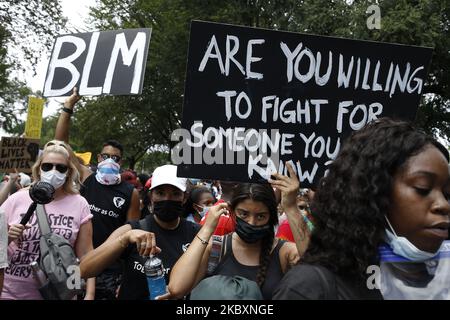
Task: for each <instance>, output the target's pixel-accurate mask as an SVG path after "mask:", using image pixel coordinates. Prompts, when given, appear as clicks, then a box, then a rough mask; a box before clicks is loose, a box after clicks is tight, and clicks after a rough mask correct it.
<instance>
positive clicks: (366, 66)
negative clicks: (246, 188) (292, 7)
mask: <svg viewBox="0 0 450 320" xmlns="http://www.w3.org/2000/svg"><path fill="white" fill-rule="evenodd" d="M431 54H432V49H430V48H422V47H413V46H405V45H398V44H390V43H379V42H370V41H357V40H350V39H342V38H333V37H324V36H316V35H308V34H299V33H290V32H280V31H273V30H265V29H256V28H249V27H239V26H232V25H225V24H217V23H208V22H199V21H193V22H192V24H191V34H190V42H189V52H188V61H187V71H186V84H185V96H184V105H183V116H182V129H179V130H176V131H175V132H174V133H173V134H172V137H171V139H172V141H176V142H178V144H176V146H175V148H173V149H172V161H173V162H174V163H176V164H177V165H178V175H179V176H183V177H193V178H208V179H221V180H234V181H244V182H245V181H247V182H248V181H252V182H263V181H266V180H267V178H268V177H269V176H270V174H271V173H272V172H274V171H278V172H280V173H283V174H286V163H287V162H291V163H292V165H293V167H294V168H295V169H296V172H297V174H298V175H299V178H300V181H301V183H302V186H304V187H308V186H311V185H313V184H315V182H317V180H318V179H319V178H320V177H322V176H323V175H324V174H325V173H326V169H327V166H328V165H329V164H330V163H331V162H332V161H333V159H335V158H336V155H337V154H338V152H339V150H340V147H341V145H342V142H343V140H344V139H345V138H346V137H347V136H348V135H349V134H350V133H351V132H353V131H356V130H359V129H361V128H362V127H363V126H364V125H365V124H366V123H368V122H370V121H372V120H375V119H377V118H380V117H386V116H387V117H392V118H397V119H405V120H413V119H414V118H415V115H416V111H417V108H418V105H419V100H420V97H421V93H422V91H423V86H424V82H425V79H426V75H427V68H428V64H429V62H430V59H431Z"/></svg>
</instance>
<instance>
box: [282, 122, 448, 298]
mask: <svg viewBox="0 0 450 320" xmlns="http://www.w3.org/2000/svg"><path fill="white" fill-rule="evenodd" d="M448 161H449V154H448V151H447V150H446V149H445V147H443V146H442V145H441V144H439V143H438V142H437V141H436V140H434V139H432V138H430V137H428V136H426V135H425V134H424V133H422V132H420V131H418V130H417V129H415V128H414V127H413V126H411V125H410V124H408V123H406V122H400V121H393V120H390V119H379V120H377V121H375V122H372V123H371V124H369V125H367V126H366V127H365V128H363V129H361V130H360V131H358V132H355V133H353V134H352V136H351V137H349V138H348V140H347V141H346V142H345V144H344V145H343V147H342V149H341V151H340V153H339V155H338V156H337V158H336V159H335V160H334V161H333V163H332V164H331V165H330V166H329V167H328V168H329V172H328V175H327V176H326V177H324V178H323V179H322V180H321V181H320V185H319V187H318V190H317V192H316V194H315V196H314V199H313V202H312V205H311V210H312V212H314V231H313V233H312V236H311V240H310V244H309V247H308V249H307V251H306V253H305V254H304V256H303V258H302V261H301V264H300V265H298V266H296V267H294V268H292V269H291V270H290V271H289V272H288V273H287V274H286V276H285V277H284V279H283V281H282V282H281V284H280V286H279V287H278V289H277V290H276V292H275V295H274V299H280V300H284V299H372V298H374V299H377V298H378V299H379V298H381V297H382V296H381V294H380V291H379V290H377V289H378V288H377V286H376V285H377V283H372V281H371V279H369V277H371V278H372V276H373V274H374V271H375V272H376V270H379V268H378V265H379V264H380V256H383V255H384V253H385V252H386V249H383V250H381V251H379V246H380V245H382V244H386V245H387V246H388V247H389V250H391V253H390V259H392V261H398V260H401V261H404V262H407V265H408V266H407V267H406V268H404V269H403V270H401V269H400V268H398V269H397V271H398V273H397V274H396V275H394V276H393V277H391V283H390V284H392V285H393V286H395V287H397V289H400V288H401V287H402V288H403V289H401V290H405V291H408V292H413V291H415V290H419V291H421V290H422V291H423V290H426V289H427V288H426V287H427V286H425V287H422V288H418V287H419V286H420V285H419V286H418V285H417V284H416V285H411V284H408V283H407V281H404V280H405V279H406V278H415V277H416V276H418V274H417V273H416V272H415V271H414V270H417V269H418V268H416V267H415V266H419V267H420V266H423V267H424V268H423V269H425V270H426V269H428V266H427V267H426V266H425V265H427V264H428V261H430V260H431V259H433V258H435V257H437V255H438V254H439V252H440V250H441V249H442V244H443V241H444V240H445V239H446V238H447V237H448V227H449V226H450V217H449V214H450V203H449V198H450V175H449V167H448ZM433 264H434V266H433V268H430V269H428V272H430V271H431V272H432V273H434V274H435V275H436V276H437V275H438V274H439V273H440V271H441V272H443V274H444V275H446V276H447V282H446V285H445V286H444V287H443V289H444V290H445V291H446V292H447V294H448V283H449V281H450V279H449V277H448V276H449V275H450V266H449V265H448V264H447V267H446V265H445V264H444V263H439V266H438V267H437V268H436V264H435V263H433ZM392 265H394V264H392ZM397 266H398V265H397ZM408 270H409V271H408ZM385 271H386V270H385ZM385 271H383V269H382V270H381V277H382V278H383V277H385V276H386V274H384V272H385ZM387 272H389V270H387ZM399 273H403V279H400V278H397V276H398V275H399ZM378 276H379V274H378ZM327 283H328V285H327ZM380 289H381V293H382V294H383V297H384V298H390V297H391V292H392V291H390V289H389V290H387V287H384V286H383V283H381V288H380ZM428 289H430V287H429V286H428ZM438 290H439V289H438ZM429 293H431V292H429ZM405 297H406V296H405ZM416 297H417V296H416ZM429 297H433V295H432V294H429V295H427V298H429Z"/></svg>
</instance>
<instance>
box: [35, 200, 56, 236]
mask: <svg viewBox="0 0 450 320" xmlns="http://www.w3.org/2000/svg"><path fill="white" fill-rule="evenodd" d="M36 216H37V220H38V224H39V229H40V230H41V234H42V235H43V236H46V235H48V234H51V233H52V230H51V229H50V225H49V223H48V218H47V213H46V212H45V208H44V205H42V204H38V205H37V207H36Z"/></svg>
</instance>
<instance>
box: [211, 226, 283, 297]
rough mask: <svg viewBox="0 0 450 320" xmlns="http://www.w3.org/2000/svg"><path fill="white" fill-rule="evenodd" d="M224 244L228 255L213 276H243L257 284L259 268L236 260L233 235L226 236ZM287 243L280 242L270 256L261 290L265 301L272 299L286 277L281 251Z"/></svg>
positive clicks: (221, 261)
mask: <svg viewBox="0 0 450 320" xmlns="http://www.w3.org/2000/svg"><path fill="white" fill-rule="evenodd" d="M224 242H225V245H226V253H225V255H224V256H223V257H222V258H221V259H220V262H219V264H218V265H217V268H216V269H215V271H214V274H213V275H224V276H242V277H245V278H247V279H249V280H252V281H255V282H256V275H257V274H258V269H259V266H246V265H243V264H241V263H239V262H238V261H237V260H236V258H235V256H234V254H233V247H232V243H233V242H232V237H231V234H230V235H226V236H225V239H224ZM285 242H286V241H284V240H279V241H278V243H277V245H276V247H275V249H273V250H272V253H271V254H270V260H269V264H268V267H267V271H266V278H265V281H264V284H263V286H262V289H261V293H262V295H263V297H264V299H265V300H271V299H272V293H273V292H274V290H275V288H276V286H277V285H278V284H279V283H280V281H281V278H283V276H284V274H283V271H282V269H281V263H280V249H281V247H282V246H283V245H284V243H285Z"/></svg>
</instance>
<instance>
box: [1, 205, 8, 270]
mask: <svg viewBox="0 0 450 320" xmlns="http://www.w3.org/2000/svg"><path fill="white" fill-rule="evenodd" d="M7 251H8V230H7V228H6V216H5V213H4V212H3V210H1V209H0V269H4V268H6V267H7V266H8V254H7Z"/></svg>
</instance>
